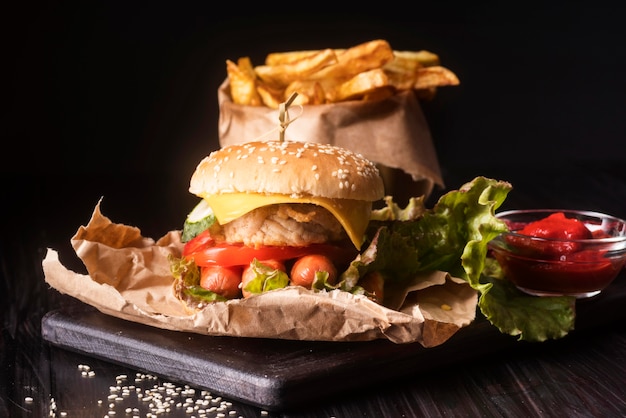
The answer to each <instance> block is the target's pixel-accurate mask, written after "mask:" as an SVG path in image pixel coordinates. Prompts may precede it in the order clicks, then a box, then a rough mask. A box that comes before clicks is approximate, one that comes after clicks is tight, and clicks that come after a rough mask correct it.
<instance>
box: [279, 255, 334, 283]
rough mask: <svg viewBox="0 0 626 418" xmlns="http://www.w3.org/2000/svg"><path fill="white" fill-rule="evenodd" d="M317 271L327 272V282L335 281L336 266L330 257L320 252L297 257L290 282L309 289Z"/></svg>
mask: <svg viewBox="0 0 626 418" xmlns="http://www.w3.org/2000/svg"><path fill="white" fill-rule="evenodd" d="M318 271H325V272H327V273H328V280H327V282H328V283H329V284H335V283H336V282H337V268H336V267H335V265H334V264H333V262H332V261H331V260H330V258H328V257H326V256H324V255H321V254H310V255H305V256H304V257H301V258H299V259H298V260H297V261H296V262H295V263H294V264H293V267H292V268H291V275H290V278H291V284H294V285H296V286H302V287H306V288H307V289H310V288H311V285H312V284H313V281H314V280H315V274H316V273H317V272H318Z"/></svg>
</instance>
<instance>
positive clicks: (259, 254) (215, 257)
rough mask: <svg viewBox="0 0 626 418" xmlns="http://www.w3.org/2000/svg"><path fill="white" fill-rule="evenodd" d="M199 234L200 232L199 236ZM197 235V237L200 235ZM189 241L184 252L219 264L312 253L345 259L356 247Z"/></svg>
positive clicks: (203, 262) (200, 260)
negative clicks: (254, 245) (247, 244)
mask: <svg viewBox="0 0 626 418" xmlns="http://www.w3.org/2000/svg"><path fill="white" fill-rule="evenodd" d="M198 237H200V235H199V236H198ZM198 237H196V238H198ZM196 238H194V239H193V240H191V241H189V243H188V244H191V245H189V248H187V246H185V251H184V252H183V255H184V256H185V257H186V258H193V260H194V261H195V263H196V265H198V266H209V265H212V264H218V265H220V266H247V265H248V264H250V262H251V261H252V260H254V259H255V258H256V259H257V260H290V259H294V258H299V257H302V256H305V255H308V254H311V253H317V254H324V255H327V256H328V257H330V258H331V259H333V260H337V262H342V263H346V262H349V261H350V260H352V259H353V258H354V256H355V255H356V250H354V249H344V248H341V247H338V246H334V245H330V244H328V245H327V244H312V245H309V246H306V247H282V246H281V247H258V248H255V247H247V246H244V245H241V244H225V243H224V244H215V242H214V241H213V240H206V238H204V239H205V240H206V243H204V244H202V241H201V240H199V242H198V243H194V242H193V241H194V240H195V239H196Z"/></svg>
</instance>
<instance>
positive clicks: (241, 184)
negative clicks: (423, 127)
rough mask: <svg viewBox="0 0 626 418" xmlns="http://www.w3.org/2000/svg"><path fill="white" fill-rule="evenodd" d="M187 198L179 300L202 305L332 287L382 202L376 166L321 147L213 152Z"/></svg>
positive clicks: (177, 272) (274, 144)
mask: <svg viewBox="0 0 626 418" xmlns="http://www.w3.org/2000/svg"><path fill="white" fill-rule="evenodd" d="M189 191H190V192H191V193H193V194H195V195H197V196H198V197H200V198H201V201H200V202H199V203H198V205H197V206H196V207H195V208H194V209H193V210H192V211H191V213H190V214H189V215H188V217H187V219H186V221H185V223H184V227H183V231H182V241H183V242H184V243H185V246H184V249H183V254H182V258H181V259H180V260H177V262H176V263H173V264H172V271H173V273H174V276H175V278H176V280H175V284H174V289H175V292H176V295H177V297H178V298H179V299H181V300H182V301H184V302H185V303H186V304H187V305H188V306H195V307H196V308H197V307H199V306H201V305H202V304H203V303H206V302H211V301H219V300H224V299H232V298H237V297H241V296H249V295H251V294H254V293H262V292H263V291H267V290H271V289H275V288H279V287H285V286H287V285H289V284H297V285H303V286H305V287H308V288H312V287H313V288H324V287H327V288H330V287H332V286H333V285H334V284H335V283H336V281H337V274H338V272H341V271H342V270H343V269H344V268H345V267H347V265H348V264H349V263H350V261H352V260H353V259H354V257H355V256H356V255H357V254H358V251H359V250H360V248H361V246H362V244H363V242H364V236H365V232H366V230H367V227H368V224H369V221H370V215H371V212H372V206H373V203H374V202H375V201H378V200H381V199H382V198H383V197H384V186H383V180H382V177H381V175H380V173H379V171H378V169H377V167H376V165H375V164H374V163H373V162H371V161H369V160H367V159H366V158H364V157H363V156H362V155H360V154H358V153H355V152H352V151H349V150H347V149H344V148H340V147H337V146H333V145H328V144H319V143H309V142H297V141H253V142H248V143H244V144H237V145H230V146H227V147H224V148H221V149H219V150H217V151H214V152H212V153H211V154H210V155H208V156H207V157H205V158H204V159H203V160H202V161H200V163H199V164H198V166H197V168H196V170H195V172H194V173H193V175H192V177H191V180H190V186H189Z"/></svg>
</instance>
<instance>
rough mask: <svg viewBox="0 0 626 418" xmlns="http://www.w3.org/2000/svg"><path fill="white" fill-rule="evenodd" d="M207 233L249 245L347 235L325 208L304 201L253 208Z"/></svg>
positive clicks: (299, 243)
mask: <svg viewBox="0 0 626 418" xmlns="http://www.w3.org/2000/svg"><path fill="white" fill-rule="evenodd" d="M211 235H212V236H213V237H214V238H215V239H216V241H225V242H229V243H236V242H241V243H243V244H244V245H247V246H251V247H258V246H262V245H273V246H278V245H286V246H294V247H301V246H305V245H309V244H319V243H325V242H332V241H340V240H343V239H346V238H347V235H346V233H345V231H344V229H343V227H342V226H341V224H340V223H339V221H338V220H337V219H336V218H335V217H334V216H333V215H332V214H331V213H330V212H329V211H328V210H326V209H324V208H323V207H321V206H318V205H314V204H306V203H304V204H302V203H301V204H278V205H270V206H264V207H261V208H258V209H255V210H253V211H251V212H249V213H247V214H245V215H243V216H241V217H239V218H237V219H235V220H233V221H231V222H229V223H227V224H225V225H219V224H217V223H216V224H214V225H213V226H212V227H211Z"/></svg>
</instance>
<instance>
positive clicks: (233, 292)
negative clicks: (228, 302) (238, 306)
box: [200, 265, 241, 299]
mask: <svg viewBox="0 0 626 418" xmlns="http://www.w3.org/2000/svg"><path fill="white" fill-rule="evenodd" d="M240 284H241V268H240V267H222V266H218V265H212V266H208V267H201V268H200V286H201V287H203V288H205V289H207V290H210V291H212V292H214V293H217V294H218V295H222V296H224V297H225V298H227V299H234V298H238V297H239V296H241V289H240V288H239V285H240Z"/></svg>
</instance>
